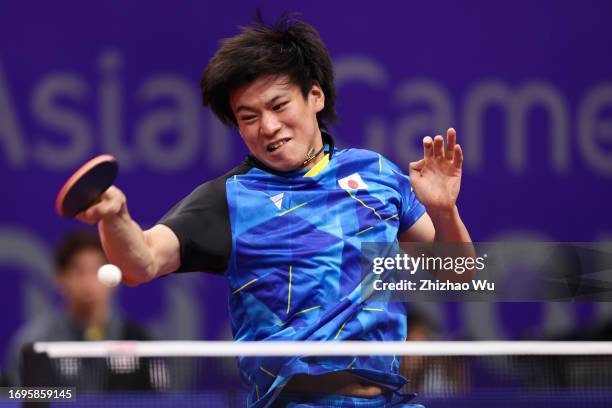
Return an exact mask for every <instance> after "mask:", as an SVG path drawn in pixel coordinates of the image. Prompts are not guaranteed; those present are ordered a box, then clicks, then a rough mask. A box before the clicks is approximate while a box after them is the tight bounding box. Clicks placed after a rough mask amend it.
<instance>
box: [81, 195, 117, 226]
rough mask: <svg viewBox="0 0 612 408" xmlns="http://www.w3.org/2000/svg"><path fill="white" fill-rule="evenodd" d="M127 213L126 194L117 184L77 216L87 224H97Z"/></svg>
mask: <svg viewBox="0 0 612 408" xmlns="http://www.w3.org/2000/svg"><path fill="white" fill-rule="evenodd" d="M122 214H127V203H126V198H125V194H123V192H122V191H121V190H119V189H118V188H117V187H115V186H110V187H109V188H108V190H106V191H105V192H104V193H102V195H101V196H100V198H99V199H98V201H96V202H95V203H94V204H92V205H91V206H90V207H89V208H87V209H86V210H84V211H81V212H80V213H78V214H77V216H76V218H77V219H78V220H79V221H81V222H84V223H87V224H97V223H98V222H100V221H102V220H103V219H106V218H109V217H113V216H120V215H122Z"/></svg>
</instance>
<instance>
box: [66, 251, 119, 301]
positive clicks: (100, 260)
mask: <svg viewBox="0 0 612 408" xmlns="http://www.w3.org/2000/svg"><path fill="white" fill-rule="evenodd" d="M105 263H106V259H105V257H104V253H103V252H102V251H101V250H98V249H95V248H85V249H82V250H81V251H79V252H77V253H75V254H74V255H73V257H72V259H71V260H70V262H69V263H68V265H67V266H66V268H65V269H64V270H62V271H61V273H60V274H58V276H57V280H58V284H59V287H60V290H61V291H62V294H63V295H64V297H65V298H66V301H67V302H68V304H69V305H70V307H71V308H74V309H76V310H79V311H81V312H84V313H88V312H90V311H91V310H93V309H94V308H95V307H100V306H102V307H106V305H107V304H108V303H109V300H110V295H111V292H112V289H110V288H108V287H106V286H104V285H103V284H102V283H100V281H98V278H97V273H98V269H99V268H100V267H101V266H102V265H104V264H105Z"/></svg>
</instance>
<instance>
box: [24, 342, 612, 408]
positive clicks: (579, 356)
mask: <svg viewBox="0 0 612 408" xmlns="http://www.w3.org/2000/svg"><path fill="white" fill-rule="evenodd" d="M298 353H299V354H298ZM239 355H246V356H249V355H256V356H264V357H265V358H286V357H292V356H297V355H299V356H337V357H338V358H346V357H350V356H362V357H363V356H365V357H367V356H371V355H389V356H391V355H392V356H394V357H395V358H396V359H398V360H399V361H400V374H402V375H403V376H405V377H407V378H409V379H410V381H409V383H408V384H407V385H406V386H405V387H404V388H403V390H402V391H403V392H410V393H416V394H417V397H416V398H415V399H414V401H413V402H414V403H420V404H423V405H425V406H426V407H454V408H456V407H474V406H478V407H481V406H485V407H487V406H491V407H517V406H521V407H570V406H571V407H576V406H580V407H591V406H592V407H600V406H601V407H609V406H612V343H609V342H407V343H400V342H385V343H383V342H299V343H281V342H260V343H236V342H85V343H76V342H68V343H59V342H58V343H36V344H34V345H33V346H31V347H28V348H26V350H24V353H23V358H22V367H21V368H22V380H23V384H22V385H24V386H26V385H28V386H39V387H44V386H71V387H75V388H76V394H77V400H78V406H92V407H93V406H147V407H148V408H153V407H175V406H194V407H195V406H198V407H200V406H211V407H217V406H219V407H245V406H247V391H248V390H247V389H246V388H244V386H243V385H242V383H241V379H240V375H239V372H238V369H237V365H236V357H237V356H239ZM349 370H350V369H349ZM70 406H74V405H70Z"/></svg>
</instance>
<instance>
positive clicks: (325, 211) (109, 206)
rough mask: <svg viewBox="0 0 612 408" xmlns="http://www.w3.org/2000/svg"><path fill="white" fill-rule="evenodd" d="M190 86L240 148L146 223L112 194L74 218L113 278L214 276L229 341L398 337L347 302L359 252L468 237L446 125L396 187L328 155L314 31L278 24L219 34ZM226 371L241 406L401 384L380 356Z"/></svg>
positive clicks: (400, 321) (383, 166)
mask: <svg viewBox="0 0 612 408" xmlns="http://www.w3.org/2000/svg"><path fill="white" fill-rule="evenodd" d="M202 93H203V98H204V103H205V104H206V105H208V106H210V107H211V108H212V110H213V111H214V112H215V114H216V115H217V116H218V117H219V118H220V119H221V120H222V121H223V122H224V123H226V124H229V125H231V126H234V127H237V128H238V130H239V132H240V135H241V136H242V139H243V140H244V142H245V144H246V145H247V147H248V149H249V150H250V153H251V154H250V155H249V157H248V158H247V159H246V161H245V162H244V163H243V164H242V165H241V166H239V167H237V168H235V169H233V170H231V171H230V172H229V173H227V174H226V175H224V176H222V177H220V178H218V179H215V180H212V181H209V182H207V183H204V184H202V185H201V186H199V187H198V188H196V189H195V190H194V191H193V192H192V193H191V194H190V195H189V196H187V197H186V198H184V199H183V200H182V201H181V202H179V203H178V204H177V205H176V206H175V207H174V208H172V209H171V210H170V212H168V214H166V215H165V216H164V217H163V218H162V219H161V220H160V222H159V223H158V224H157V225H156V226H154V227H153V228H151V229H150V230H147V231H144V232H143V231H142V230H141V229H140V228H139V226H138V225H137V224H136V223H135V222H134V221H133V220H132V219H131V217H130V214H129V212H128V210H127V204H126V198H125V196H124V194H123V193H122V192H121V191H119V190H118V189H117V188H116V187H111V188H110V189H109V190H108V191H107V192H105V194H104V196H103V199H102V200H101V201H100V202H99V203H98V204H96V205H95V206H93V207H91V208H89V209H88V210H87V211H85V212H84V213H82V214H81V215H79V218H80V219H81V220H82V221H85V222H89V223H98V226H99V231H100V235H101V237H102V241H103V244H104V248H105V250H106V253H107V255H108V258H109V260H110V261H111V262H112V263H114V264H116V265H118V266H119V267H120V268H121V269H122V270H123V271H124V282H125V283H126V284H129V285H136V284H139V283H142V282H146V281H149V280H151V279H154V278H156V277H159V276H162V275H166V274H169V273H172V272H179V271H209V272H213V273H220V274H225V276H226V278H227V281H228V284H229V286H230V291H231V293H230V299H229V303H230V313H231V318H232V324H233V331H234V337H235V339H236V340H237V341H246V340H270V341H272V340H313V341H324V340H349V339H350V340H372V341H375V340H376V341H380V340H389V341H391V340H403V339H405V337H406V316H405V309H404V306H403V305H402V304H399V303H388V304H370V303H367V302H366V301H364V300H363V299H361V297H360V294H361V293H360V283H361V269H360V245H361V242H389V243H393V242H397V240H398V239H399V240H403V241H417V242H434V241H447V242H469V241H470V237H469V235H468V232H467V230H466V228H465V226H464V225H463V223H462V221H461V219H460V217H459V214H458V211H457V208H456V206H455V202H456V199H457V195H458V193H459V186H460V179H461V163H462V152H461V148H460V147H459V145H457V144H456V143H455V138H456V135H455V131H454V130H453V129H449V131H448V133H447V143H446V147H445V146H444V140H443V137H442V136H436V138H435V139H434V140H432V139H431V138H430V137H426V138H425V139H424V141H423V147H424V152H425V154H424V158H423V159H422V160H420V161H418V162H414V163H411V164H410V176H411V177H410V180H409V179H408V177H407V176H405V175H403V174H402V172H401V170H400V169H399V168H398V167H396V166H395V165H394V164H392V163H391V162H389V161H388V160H386V159H385V158H383V157H382V156H380V155H379V154H377V153H373V152H370V151H365V150H357V149H348V150H344V149H337V148H336V147H335V146H334V143H333V139H332V137H331V136H330V135H329V134H328V133H327V132H326V129H327V125H328V124H329V123H330V122H333V121H334V120H335V119H336V112H335V98H336V94H335V89H334V84H333V70H332V64H331V61H330V58H329V55H328V52H327V50H326V48H325V45H324V44H323V42H322V41H321V39H320V37H319V35H318V33H317V32H316V30H315V29H314V28H312V27H311V26H309V25H307V24H305V23H302V22H299V21H289V20H288V19H282V21H281V22H280V23H279V24H278V25H277V26H275V27H268V26H266V25H264V24H263V23H259V24H257V25H255V26H253V27H250V28H245V29H243V30H242V32H241V33H240V34H238V35H236V36H235V37H232V38H229V39H227V40H225V41H224V42H223V44H222V45H221V48H220V49H219V50H218V51H217V53H216V54H215V56H214V57H213V58H212V59H211V61H210V63H209V65H208V67H207V69H206V71H205V73H204V77H203V79H202ZM411 184H412V188H411ZM413 189H414V192H413ZM239 365H240V369H241V373H242V376H243V379H244V381H245V383H246V384H247V385H248V387H249V389H250V394H249V397H248V405H249V406H250V407H260V406H269V404H271V403H273V401H274V400H276V402H274V403H275V404H278V405H279V406H292V404H297V403H302V404H305V405H300V406H330V405H333V406H341V404H348V405H347V406H391V404H401V403H402V402H401V400H402V397H401V396H399V394H396V393H395V391H397V390H399V388H400V387H401V386H402V385H404V384H405V382H406V381H405V379H404V378H403V377H401V376H399V375H398V374H397V373H398V365H399V364H398V361H397V360H396V359H392V358H386V357H368V358H364V357H351V358H314V357H308V358H305V357H299V356H296V357H294V358H286V359H280V358H276V359H271V358H267V359H261V358H241V359H239ZM322 394H323V396H321V395H322ZM385 404H386V405H385ZM342 406H344V405H342ZM393 406H400V405H393Z"/></svg>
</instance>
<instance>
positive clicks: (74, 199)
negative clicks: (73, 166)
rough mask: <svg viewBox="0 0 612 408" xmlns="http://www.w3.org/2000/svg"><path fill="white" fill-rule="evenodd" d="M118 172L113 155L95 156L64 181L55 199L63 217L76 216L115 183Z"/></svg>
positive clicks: (57, 209) (56, 208)
mask: <svg viewBox="0 0 612 408" xmlns="http://www.w3.org/2000/svg"><path fill="white" fill-rule="evenodd" d="M118 172H119V165H118V164H117V160H115V158H114V157H113V156H111V155H109V154H103V155H100V156H97V157H94V158H93V159H91V160H90V161H88V162H87V163H85V164H84V165H82V166H81V167H80V168H79V169H78V170H77V171H75V172H74V174H72V176H70V178H69V179H68V180H67V181H66V182H65V183H64V185H63V186H62V188H61V189H60V191H59V193H58V194H57V198H56V199H55V210H56V211H57V213H58V214H59V215H61V216H62V217H65V218H74V217H75V216H76V215H77V214H78V213H80V212H81V211H83V210H86V209H87V208H88V207H90V206H91V205H92V204H93V203H95V202H96V201H97V200H98V198H100V196H101V195H102V193H104V192H105V191H106V190H107V189H108V188H109V187H110V186H112V185H113V182H114V181H115V178H117V173H118Z"/></svg>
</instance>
